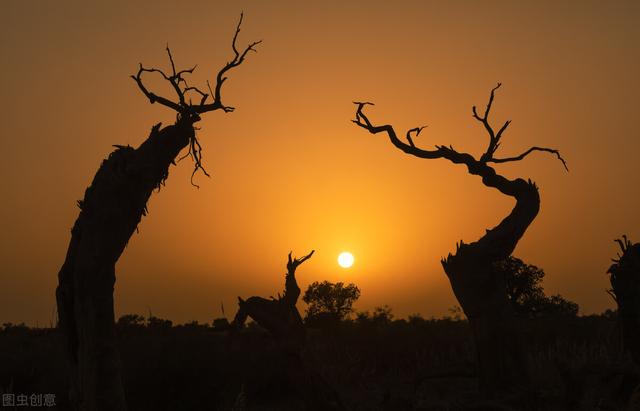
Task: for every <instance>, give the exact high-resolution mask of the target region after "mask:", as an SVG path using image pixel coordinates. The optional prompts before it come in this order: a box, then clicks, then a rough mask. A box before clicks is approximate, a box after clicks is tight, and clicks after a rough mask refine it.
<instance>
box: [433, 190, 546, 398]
mask: <svg viewBox="0 0 640 411" xmlns="http://www.w3.org/2000/svg"><path fill="white" fill-rule="evenodd" d="M483 181H484V183H485V184H486V185H489V186H492V185H491V184H490V182H491V181H490V180H488V179H483ZM507 184H508V185H509V186H511V188H512V190H513V191H514V192H513V195H514V196H515V197H516V201H517V203H516V206H515V207H514V209H513V210H512V212H511V214H509V215H508V216H507V217H506V218H505V219H504V220H503V221H502V222H501V223H500V224H499V225H498V226H497V227H495V228H494V229H492V230H488V231H487V233H486V235H485V236H483V237H482V238H481V239H480V240H478V241H477V242H475V243H471V244H463V243H461V244H460V245H459V246H458V250H457V252H456V254H455V255H451V254H450V255H449V256H448V257H447V258H446V259H444V260H443V261H442V266H443V267H444V270H445V272H446V273H447V276H448V277H449V281H450V282H451V287H452V289H453V292H454V294H455V296H456V298H457V299H458V301H459V302H460V305H461V306H462V309H463V310H464V312H465V315H466V316H467V318H468V319H469V324H470V326H471V329H472V332H473V336H474V340H475V344H476V351H477V358H478V375H479V381H480V388H481V390H482V391H483V392H485V393H487V394H489V395H491V394H493V393H494V392H495V391H496V390H498V389H500V388H504V387H513V386H517V385H524V386H526V385H527V384H528V383H529V380H530V375H529V367H528V365H527V357H526V351H525V349H524V346H523V341H522V338H521V336H520V330H519V329H518V325H517V322H516V320H515V315H514V312H513V309H512V306H511V304H510V302H509V298H508V296H507V292H506V284H505V280H504V277H503V276H502V275H501V274H500V273H498V272H496V270H494V264H495V263H497V262H499V261H501V260H504V259H505V258H507V257H508V256H509V255H511V253H512V252H513V250H514V249H515V246H516V244H517V243H518V240H520V238H521V237H522V235H523V234H524V232H525V231H526V229H527V227H528V226H529V225H530V224H531V222H532V221H533V219H534V218H535V217H536V215H537V213H538V210H539V206H540V197H539V195H538V190H537V188H536V186H535V185H534V184H533V183H530V182H529V183H527V182H525V181H524V180H521V179H519V180H515V181H508V183H507ZM505 188H506V187H505ZM501 191H502V190H501Z"/></svg>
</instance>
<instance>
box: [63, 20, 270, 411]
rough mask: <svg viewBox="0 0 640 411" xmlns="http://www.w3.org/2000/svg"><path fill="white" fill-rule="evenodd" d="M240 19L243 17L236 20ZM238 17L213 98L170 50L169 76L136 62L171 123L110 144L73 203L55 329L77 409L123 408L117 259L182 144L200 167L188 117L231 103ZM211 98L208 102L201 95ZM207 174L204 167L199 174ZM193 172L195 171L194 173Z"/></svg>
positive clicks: (151, 97) (139, 80) (239, 57)
mask: <svg viewBox="0 0 640 411" xmlns="http://www.w3.org/2000/svg"><path fill="white" fill-rule="evenodd" d="M240 22H242V17H241V19H240ZM239 31H240V23H239V24H238V27H237V29H236V33H235V36H234V38H233V43H232V45H233V50H234V53H235V57H234V59H233V60H232V61H231V62H229V63H227V64H226V65H225V66H224V67H223V68H222V69H221V70H220V72H219V74H218V82H217V84H216V88H215V92H213V91H212V92H211V94H213V96H210V95H209V94H207V93H204V92H202V91H200V90H199V89H197V88H195V87H190V86H188V85H187V83H186V81H185V79H184V75H186V74H189V73H192V72H193V70H194V69H195V67H194V69H190V70H182V71H178V72H176V69H175V66H174V62H173V57H172V56H171V52H170V50H169V48H167V53H168V55H169V59H170V62H171V69H172V74H170V75H167V74H165V73H164V72H163V71H162V70H159V69H145V68H143V67H142V65H140V69H139V71H138V74H137V75H136V76H132V77H133V78H134V80H135V81H136V83H137V84H138V86H139V88H140V89H141V90H142V92H143V93H144V94H145V95H146V96H147V97H148V98H149V100H150V102H151V103H155V102H158V103H160V104H162V105H164V106H167V107H169V108H171V109H173V110H175V111H176V112H177V120H176V123H175V124H173V125H170V126H167V127H164V128H161V124H157V125H155V126H154V127H153V129H152V130H151V134H150V135H149V137H148V138H147V140H145V141H144V142H143V143H142V144H141V145H140V146H139V147H138V148H136V149H134V148H132V147H129V146H126V147H123V146H116V147H117V148H116V150H115V151H114V152H113V153H111V154H110V155H109V157H108V158H107V159H106V160H104V161H103V163H102V165H101V166H100V168H99V169H98V171H97V173H96V175H95V177H94V179H93V181H92V183H91V185H90V186H89V187H88V188H87V190H86V191H85V196H84V199H83V200H82V201H78V206H79V207H80V210H81V211H80V215H79V216H78V218H77V220H76V222H75V224H74V226H73V229H72V230H71V241H70V243H69V248H68V250H67V256H66V259H65V262H64V264H63V265H62V268H61V269H60V272H59V274H58V287H57V289H56V300H57V305H58V327H59V329H60V331H61V333H62V335H63V337H64V339H65V343H66V349H67V355H68V359H69V364H70V372H71V392H70V396H71V402H72V404H74V407H75V408H76V409H79V410H110V411H111V410H125V409H126V408H127V407H126V401H125V395H124V388H123V384H122V371H121V365H120V358H119V354H118V350H117V347H116V338H115V337H116V336H115V323H114V309H113V289H114V284H115V264H116V262H117V261H118V258H119V257H120V255H121V254H122V252H123V251H124V248H125V247H126V245H127V243H128V241H129V238H130V237H131V235H132V234H133V232H134V231H135V230H136V229H137V226H138V224H139V222H140V220H141V218H142V216H143V215H146V205H147V201H148V199H149V197H150V196H151V193H152V192H153V190H154V189H156V188H157V189H159V188H160V186H161V185H162V184H163V183H164V181H165V180H166V179H167V176H168V173H169V166H170V165H171V164H174V160H175V159H176V157H177V156H178V154H179V153H180V151H181V150H182V149H184V148H185V147H189V152H188V154H190V155H191V156H192V157H193V159H194V161H195V168H194V174H195V172H196V171H197V170H199V169H201V170H203V171H204V169H203V168H202V163H201V159H202V156H201V152H200V144H199V142H198V140H197V138H196V134H195V129H194V123H195V122H197V121H199V120H200V114H202V113H205V112H208V111H213V110H218V109H222V110H224V111H226V112H228V111H232V110H233V108H232V107H228V106H225V105H223V104H222V101H221V99H220V88H221V86H222V82H223V81H224V80H225V79H226V78H225V77H224V73H225V72H226V71H228V70H229V69H231V68H233V67H236V66H238V65H240V64H241V63H242V61H243V60H244V58H245V56H246V54H247V53H248V52H249V51H250V50H254V48H253V47H254V46H255V45H256V44H258V43H252V44H250V45H249V46H248V47H247V48H246V49H245V50H244V51H243V52H242V53H239V52H238V50H237V49H236V45H235V42H236V38H237V35H238V32H239ZM145 72H156V73H159V74H161V75H162V76H163V77H164V78H165V79H166V80H167V81H169V82H170V83H171V85H172V87H173V89H174V90H175V92H176V94H177V98H178V102H173V101H171V100H170V99H167V98H164V97H161V96H158V95H156V94H154V93H152V92H150V91H148V90H147V89H146V88H145V86H144V83H143V82H142V74H143V73H145ZM188 93H197V94H198V95H199V96H200V104H196V105H194V104H192V103H191V101H190V100H188V97H186V96H187V95H188ZM210 97H213V98H212V100H213V102H212V103H208V102H207V100H208V99H209V98H210ZM205 173H206V172H205ZM192 177H193V176H192Z"/></svg>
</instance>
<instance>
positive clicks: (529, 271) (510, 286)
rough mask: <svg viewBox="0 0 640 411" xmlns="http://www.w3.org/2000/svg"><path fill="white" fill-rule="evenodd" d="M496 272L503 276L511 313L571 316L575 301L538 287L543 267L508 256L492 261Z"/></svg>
mask: <svg viewBox="0 0 640 411" xmlns="http://www.w3.org/2000/svg"><path fill="white" fill-rule="evenodd" d="M494 269H495V271H496V273H497V274H498V275H502V276H504V279H505V283H506V286H507V296H508V297H509V301H510V302H511V306H512V307H513V310H514V311H515V313H516V314H517V315H519V316H524V317H530V318H535V317H543V316H549V315H567V316H575V315H577V314H578V304H576V303H574V302H571V301H568V300H566V299H565V298H564V297H562V296H561V295H560V294H556V295H552V296H550V297H547V296H546V295H545V293H544V289H543V287H542V284H541V283H542V279H543V278H544V270H542V269H541V268H538V267H536V266H535V265H531V264H526V263H524V262H523V261H522V260H521V259H519V258H516V257H513V256H509V257H508V258H507V259H505V260H503V261H499V262H497V263H496V264H494Z"/></svg>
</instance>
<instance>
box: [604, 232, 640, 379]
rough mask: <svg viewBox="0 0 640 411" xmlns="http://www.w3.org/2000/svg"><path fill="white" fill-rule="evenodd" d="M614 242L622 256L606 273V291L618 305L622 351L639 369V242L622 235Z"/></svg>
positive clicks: (619, 255)
mask: <svg viewBox="0 0 640 411" xmlns="http://www.w3.org/2000/svg"><path fill="white" fill-rule="evenodd" d="M616 242H617V243H618V244H619V245H620V248H621V250H622V254H618V258H616V259H614V260H613V264H612V265H611V267H609V270H608V271H607V272H608V273H609V275H610V278H609V279H610V281H611V289H610V290H609V291H608V292H609V294H610V295H611V296H612V297H613V299H614V300H615V302H616V304H617V305H618V320H619V321H620V325H621V327H622V341H623V344H624V348H625V350H627V351H628V352H629V353H630V354H631V357H632V358H633V361H634V362H635V364H636V366H637V367H640V243H635V244H632V243H631V241H629V240H628V239H627V237H626V236H623V238H622V239H621V240H616Z"/></svg>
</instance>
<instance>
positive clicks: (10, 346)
mask: <svg viewBox="0 0 640 411" xmlns="http://www.w3.org/2000/svg"><path fill="white" fill-rule="evenodd" d="M523 321H526V327H523V329H524V330H525V338H526V340H527V341H528V343H529V348H530V349H529V354H528V355H529V359H530V360H531V361H532V363H533V364H534V367H533V370H532V373H533V376H534V378H535V381H536V382H537V383H538V385H539V387H540V388H539V391H538V394H537V396H536V397H535V398H534V399H533V400H531V403H530V404H526V408H525V405H523V404H522V403H518V402H515V401H517V400H514V399H510V398H502V399H498V400H494V401H492V402H488V401H486V400H483V399H482V397H481V396H480V395H479V392H478V388H477V374H476V371H475V369H476V368H475V367H476V357H475V349H474V346H473V343H472V341H473V340H472V339H471V338H470V337H471V329H470V327H469V323H468V322H467V321H466V320H460V319H455V318H454V317H449V318H443V319H434V318H423V317H421V316H419V315H412V316H410V317H409V318H407V319H395V317H394V316H393V313H392V311H391V309H390V308H389V307H380V308H379V309H376V310H374V311H373V312H372V313H369V314H363V313H360V314H359V315H357V316H356V317H355V318H354V319H351V320H345V321H341V322H340V323H339V324H338V325H337V326H336V327H333V328H331V330H327V329H324V328H322V329H318V328H314V327H310V326H309V327H308V328H307V334H308V338H307V344H306V351H307V354H306V356H308V357H310V358H312V359H313V363H312V364H313V366H314V367H315V369H316V371H317V372H318V373H319V374H320V375H321V376H322V377H323V379H325V380H326V381H330V383H331V385H332V387H334V388H335V389H336V390H337V392H338V393H339V395H340V397H341V398H342V400H343V402H344V403H345V406H347V407H348V408H349V409H351V410H354V411H356V410H421V409H429V410H440V409H441V410H445V409H461V410H463V409H514V410H521V409H538V410H567V409H577V410H580V409H585V410H587V409H607V410H616V409H623V408H622V407H623V404H624V402H625V401H626V399H627V398H629V395H630V392H631V391H632V390H633V387H634V386H635V385H636V384H637V382H638V375H637V374H636V373H635V371H634V369H633V366H632V362H631V360H630V358H629V356H628V355H626V354H624V353H623V352H622V351H621V349H620V338H619V333H618V328H617V325H616V316H615V313H614V312H611V311H609V312H607V313H604V314H603V315H593V316H586V317H566V316H548V317H545V318H535V319H525V320H523ZM158 322H160V323H162V324H168V323H169V321H168V320H162V319H155V320H152V319H151V318H149V317H147V318H145V317H142V316H139V315H127V316H123V317H121V318H120V319H119V320H118V322H117V324H118V327H117V344H118V348H119V351H120V352H121V355H122V361H123V368H124V370H123V376H124V381H125V390H126V398H127V403H128V406H129V408H130V409H132V410H137V411H147V410H149V411H151V410H153V411H163V410H167V411H169V410H171V411H175V410H181V411H189V410H204V409H211V410H221V411H229V410H232V409H234V408H233V407H234V404H240V403H244V404H245V407H246V408H244V409H246V410H285V411H286V410H291V411H293V410H296V411H297V410H302V409H305V401H304V398H302V396H303V395H304V394H302V393H301V392H300V388H299V387H298V388H296V387H297V386H296V385H295V384H293V383H292V382H291V381H290V378H289V377H288V375H287V371H286V370H285V369H284V368H283V367H282V364H283V361H284V358H283V356H282V351H281V350H280V349H278V348H277V346H276V345H275V342H274V339H273V337H272V336H271V335H270V334H269V333H268V332H266V331H265V330H264V329H262V328H261V327H259V326H257V325H256V324H255V323H253V325H250V326H249V327H245V329H244V330H242V331H240V332H235V333H229V332H228V331H226V332H222V333H221V332H217V331H215V330H214V327H213V326H212V325H211V324H201V323H200V324H199V323H195V322H192V323H189V324H180V325H172V326H171V327H168V328H162V329H158V328H157V327H155V326H154V325H153V324H157V323H158ZM56 334H57V333H56V331H55V330H53V329H30V328H28V327H25V326H20V325H18V326H16V325H12V324H5V325H4V326H3V328H2V330H1V331H0V391H2V392H5V393H7V392H13V393H20V392H25V393H31V392H45V393H55V394H56V402H57V403H58V404H59V407H58V408H57V409H59V410H68V409H70V408H69V403H68V400H67V399H66V397H67V395H66V394H67V390H68V385H67V384H68V382H67V380H66V378H64V377H65V375H66V373H67V372H68V371H67V370H68V369H67V367H66V366H65V362H64V357H63V346H62V345H61V344H60V342H59V340H58V338H57V335H56ZM483 407H484V408H483ZM598 407H599V408H598ZM236 409H238V408H236Z"/></svg>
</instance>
